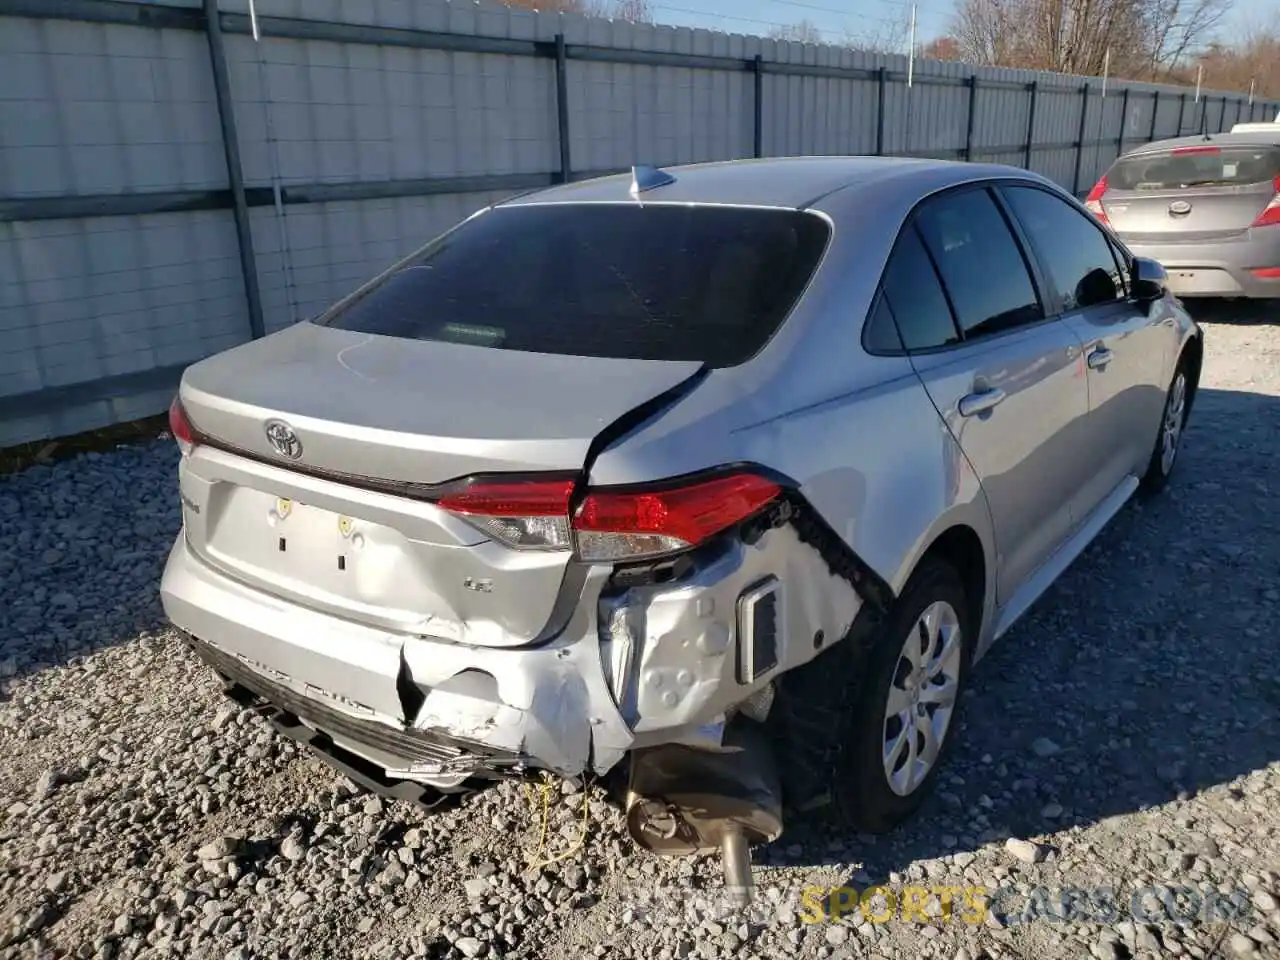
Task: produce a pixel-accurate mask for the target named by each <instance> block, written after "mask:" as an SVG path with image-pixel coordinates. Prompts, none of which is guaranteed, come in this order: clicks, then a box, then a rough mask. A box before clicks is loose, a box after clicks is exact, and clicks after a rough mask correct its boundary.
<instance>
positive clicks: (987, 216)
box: [895, 190, 1044, 339]
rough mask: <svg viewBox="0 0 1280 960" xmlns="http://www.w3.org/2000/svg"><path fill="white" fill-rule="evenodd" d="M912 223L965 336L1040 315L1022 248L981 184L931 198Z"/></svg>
mask: <svg viewBox="0 0 1280 960" xmlns="http://www.w3.org/2000/svg"><path fill="white" fill-rule="evenodd" d="M916 223H917V225H918V226H919V228H920V233H921V234H922V235H923V237H924V241H925V243H926V244H927V245H928V248H929V252H930V253H932V254H933V259H934V261H935V262H936V263H937V264H938V271H939V272H940V273H941V274H942V282H943V283H944V284H945V285H946V290H947V293H948V294H949V295H950V297H951V304H952V306H954V307H955V312H956V320H957V321H958V322H959V324H960V329H961V330H963V331H964V335H965V338H966V339H970V338H973V337H977V336H981V335H983V334H986V333H998V332H1000V331H1002V330H1008V329H1011V328H1013V327H1018V326H1022V325H1024V324H1028V323H1035V322H1036V321H1037V320H1041V319H1043V318H1044V310H1043V309H1042V308H1041V305H1040V300H1039V297H1037V295H1036V289H1035V285H1034V284H1033V283H1032V280H1031V274H1030V273H1029V272H1028V270H1027V264H1026V260H1024V259H1023V256H1022V251H1021V250H1020V249H1019V248H1018V244H1017V241H1015V240H1014V238H1013V234H1012V233H1011V232H1010V230H1009V225H1008V224H1007V223H1005V219H1004V215H1003V214H1002V213H1001V212H1000V209H999V207H997V206H996V203H995V201H994V200H993V199H992V198H991V195H990V194H989V193H988V192H987V191H986V190H964V191H962V192H960V193H949V194H946V195H944V196H941V197H938V198H937V199H936V200H931V201H929V202H928V203H926V204H925V205H924V206H923V207H921V209H920V213H919V215H918V216H917V218H916ZM896 312H897V311H896V310H895V313H896Z"/></svg>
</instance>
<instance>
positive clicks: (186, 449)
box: [169, 397, 196, 457]
mask: <svg viewBox="0 0 1280 960" xmlns="http://www.w3.org/2000/svg"><path fill="white" fill-rule="evenodd" d="M169 432H170V433H172V434H173V439H174V440H175V441H176V442H177V444H178V450H179V451H180V452H181V453H182V455H183V456H184V457H185V456H186V455H187V454H189V453H190V452H191V448H192V447H194V446H195V445H196V432H195V430H194V429H192V427H191V421H190V420H188V419H187V411H185V410H184V409H182V401H181V400H179V399H178V398H177V397H174V398H173V403H171V404H169Z"/></svg>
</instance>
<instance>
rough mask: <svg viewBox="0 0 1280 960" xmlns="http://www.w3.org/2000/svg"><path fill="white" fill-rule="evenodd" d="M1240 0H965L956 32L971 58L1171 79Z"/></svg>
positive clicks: (953, 30) (1065, 69)
mask: <svg viewBox="0 0 1280 960" xmlns="http://www.w3.org/2000/svg"><path fill="white" fill-rule="evenodd" d="M1231 3H1232V0H961V4H960V7H959V9H958V10H957V13H956V17H955V22H954V24H953V27H952V30H951V35H952V36H954V38H955V39H956V41H957V43H958V44H959V46H960V51H961V53H962V54H963V56H964V58H965V59H966V60H970V61H972V62H974V63H982V64H992V65H998V66H1007V67H1028V68H1033V69H1041V70H1058V71H1062V72H1065V73H1081V74H1086V75H1096V74H1099V73H1101V72H1102V69H1103V65H1104V62H1106V61H1107V60H1108V59H1109V60H1110V67H1111V72H1112V73H1113V74H1115V75H1117V76H1125V77H1129V78H1131V79H1143V80H1160V79H1167V78H1168V77H1169V76H1170V75H1171V72H1172V71H1175V70H1176V69H1177V68H1178V67H1180V66H1182V65H1184V64H1186V63H1187V62H1189V61H1190V60H1191V59H1193V58H1194V57H1195V55H1196V54H1198V53H1199V52H1200V51H1201V50H1204V49H1206V48H1207V46H1208V44H1209V43H1210V42H1211V41H1212V40H1213V38H1214V33H1215V31H1216V30H1217V28H1218V27H1219V26H1220V24H1221V23H1222V20H1223V18H1224V17H1225V16H1226V14H1227V12H1228V11H1229V9H1230V6H1231Z"/></svg>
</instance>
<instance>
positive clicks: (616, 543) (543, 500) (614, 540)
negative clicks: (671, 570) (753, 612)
mask: <svg viewBox="0 0 1280 960" xmlns="http://www.w3.org/2000/svg"><path fill="white" fill-rule="evenodd" d="M573 488H574V481H573V480H571V479H562V478H558V479H540V478H532V479H529V480H519V479H507V478H495V479H494V480H479V481H475V482H473V483H471V484H469V485H468V486H467V487H466V488H464V489H462V490H459V491H458V492H456V493H450V494H446V495H445V496H442V497H440V498H439V499H437V500H436V501H435V502H436V504H437V505H438V506H440V507H441V508H443V509H445V510H448V511H449V512H451V513H455V514H458V515H459V516H461V517H463V518H464V519H465V520H466V521H467V522H468V523H470V524H472V525H473V526H475V527H477V528H479V529H480V530H482V531H483V532H484V533H486V534H487V535H489V536H491V537H493V538H494V539H495V540H498V541H500V542H502V543H504V544H506V545H507V546H509V547H515V548H517V549H521V550H569V549H574V548H575V547H576V549H577V552H578V556H580V557H581V558H582V559H583V560H589V561H609V560H636V559H640V558H643V557H650V556H658V555H660V554H664V553H671V552H674V551H677V550H684V549H687V548H688V547H692V546H697V545H698V544H700V543H703V542H704V541H706V540H707V539H708V538H709V537H711V536H713V535H715V534H717V533H719V532H721V531H722V530H726V529H728V528H729V527H731V526H734V525H735V524H738V523H741V522H742V521H743V520H746V519H747V518H748V517H750V516H751V515H752V514H754V513H756V512H757V511H759V510H760V509H761V508H762V507H764V506H765V505H766V504H768V503H769V502H770V501H772V500H774V499H775V498H776V497H777V496H778V495H779V494H780V493H781V492H782V488H781V487H780V486H779V485H778V484H777V483H775V482H773V481H772V480H767V479H765V478H764V477H760V476H758V475H756V474H753V473H745V472H743V473H732V474H724V475H721V476H715V477H709V478H707V479H703V480H692V481H690V482H688V483H664V484H660V485H654V486H647V487H644V488H636V489H629V490H610V489H608V488H599V489H594V490H589V491H588V492H587V494H586V496H585V497H584V498H583V499H582V502H581V503H580V504H579V505H578V508H577V510H576V511H575V512H574V514H573V516H572V518H570V515H569V507H570V502H571V499H572V496H573Z"/></svg>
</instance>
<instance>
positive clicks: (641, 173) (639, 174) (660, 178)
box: [631, 163, 676, 197]
mask: <svg viewBox="0 0 1280 960" xmlns="http://www.w3.org/2000/svg"><path fill="white" fill-rule="evenodd" d="M675 182H676V178H675V177H673V176H672V175H671V174H669V173H667V172H666V171H665V170H659V169H658V168H657V167H651V166H649V165H648V164H643V163H638V164H636V165H635V166H634V167H632V168H631V195H632V196H633V197H638V196H640V194H642V193H644V192H645V191H646V190H653V189H656V188H657V187H665V186H666V185H667V184H669V183H675Z"/></svg>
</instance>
